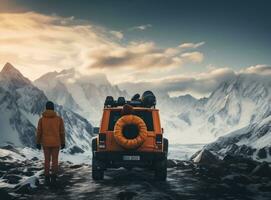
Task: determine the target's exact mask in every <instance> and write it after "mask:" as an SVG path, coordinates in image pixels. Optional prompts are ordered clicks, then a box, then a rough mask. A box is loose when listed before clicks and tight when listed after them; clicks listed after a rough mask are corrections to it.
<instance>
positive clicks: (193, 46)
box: [179, 42, 205, 49]
mask: <svg viewBox="0 0 271 200" xmlns="http://www.w3.org/2000/svg"><path fill="white" fill-rule="evenodd" d="M204 44H205V42H199V43H183V44H180V45H179V47H180V48H182V49H196V48H199V47H201V46H202V45H204Z"/></svg>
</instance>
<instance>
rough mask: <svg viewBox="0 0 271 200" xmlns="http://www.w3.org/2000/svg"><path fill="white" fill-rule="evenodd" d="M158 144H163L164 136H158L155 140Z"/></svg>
mask: <svg viewBox="0 0 271 200" xmlns="http://www.w3.org/2000/svg"><path fill="white" fill-rule="evenodd" d="M155 141H156V144H162V142H163V136H162V134H157V135H156V138H155Z"/></svg>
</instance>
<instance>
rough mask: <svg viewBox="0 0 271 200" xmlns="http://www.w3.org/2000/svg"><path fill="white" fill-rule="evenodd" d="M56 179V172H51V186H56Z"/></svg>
mask: <svg viewBox="0 0 271 200" xmlns="http://www.w3.org/2000/svg"><path fill="white" fill-rule="evenodd" d="M56 179H57V176H56V174H52V175H51V186H57V181H56Z"/></svg>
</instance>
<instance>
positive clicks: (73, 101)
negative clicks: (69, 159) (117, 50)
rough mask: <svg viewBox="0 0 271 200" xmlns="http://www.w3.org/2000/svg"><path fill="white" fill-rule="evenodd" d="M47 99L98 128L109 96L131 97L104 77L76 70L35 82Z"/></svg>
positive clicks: (46, 76) (43, 77)
mask: <svg viewBox="0 0 271 200" xmlns="http://www.w3.org/2000/svg"><path fill="white" fill-rule="evenodd" d="M34 84H35V85H36V86H37V87H38V88H40V89H41V90H43V91H44V92H45V94H46V96H47V97H48V98H49V99H51V100H52V101H54V102H57V103H58V104H61V105H63V106H64V107H65V108H68V109H71V110H73V111H75V112H77V113H79V114H80V115H82V116H84V117H85V118H86V119H88V120H90V121H91V122H92V123H95V124H97V125H98V123H99V121H100V119H101V114H102V109H103V103H104V100H105V98H106V96H109V95H110V96H113V97H114V98H117V97H119V96H124V97H127V96H128V94H127V93H126V92H125V91H121V90H120V89H119V88H118V86H112V85H111V84H110V82H109V81H108V80H107V78H106V76H105V75H104V74H95V75H91V76H89V75H82V74H80V73H79V72H77V71H76V70H74V69H68V70H63V71H61V72H50V73H47V74H45V75H43V76H42V77H40V78H38V79H37V80H35V81H34Z"/></svg>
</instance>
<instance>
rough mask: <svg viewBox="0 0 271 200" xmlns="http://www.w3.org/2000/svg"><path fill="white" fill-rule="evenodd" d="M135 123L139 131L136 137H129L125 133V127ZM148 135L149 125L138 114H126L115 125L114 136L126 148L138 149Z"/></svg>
mask: <svg viewBox="0 0 271 200" xmlns="http://www.w3.org/2000/svg"><path fill="white" fill-rule="evenodd" d="M129 124H134V125H136V126H137V127H138V130H139V133H138V135H137V137H136V138H134V139H127V138H125V137H124V135H123V132H122V130H123V127H124V126H126V125H129ZM146 137H147V126H146V124H145V122H144V121H143V120H142V119H141V118H140V117H138V116H136V115H124V116H122V117H121V118H119V119H118V121H117V122H116V124H115V127H114V138H115V140H116V142H117V143H118V144H119V145H121V146H122V147H123V148H125V149H136V148H138V147H140V146H141V145H142V144H143V143H144V141H145V139H146Z"/></svg>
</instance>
